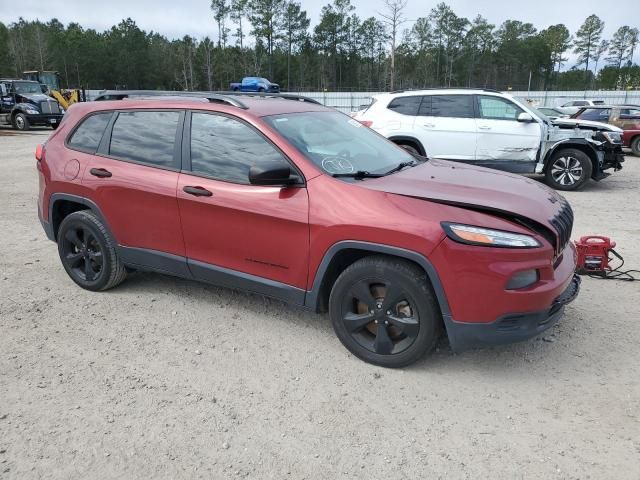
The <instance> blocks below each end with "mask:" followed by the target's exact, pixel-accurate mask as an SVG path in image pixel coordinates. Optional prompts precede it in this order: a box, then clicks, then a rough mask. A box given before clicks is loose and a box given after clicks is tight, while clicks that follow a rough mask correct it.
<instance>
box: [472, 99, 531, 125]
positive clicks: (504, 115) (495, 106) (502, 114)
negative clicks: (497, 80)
mask: <svg viewBox="0 0 640 480" xmlns="http://www.w3.org/2000/svg"><path fill="white" fill-rule="evenodd" d="M478 100H479V104H480V117H481V118H486V119H492V120H517V119H518V115H520V114H521V113H522V112H523V111H522V109H521V108H520V107H518V106H517V105H516V104H515V103H513V102H511V101H509V100H507V99H505V98H500V97H489V96H480V97H478Z"/></svg>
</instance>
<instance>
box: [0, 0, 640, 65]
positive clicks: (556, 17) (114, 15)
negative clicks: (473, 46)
mask: <svg viewBox="0 0 640 480" xmlns="http://www.w3.org/2000/svg"><path fill="white" fill-rule="evenodd" d="M299 1H300V3H301V4H302V7H303V8H304V9H305V10H307V12H308V14H309V17H310V18H311V22H312V26H313V25H315V24H316V23H317V21H318V18H319V17H320V10H321V9H322V6H323V5H325V4H327V3H329V0H299ZM62 3H63V5H64V7H63V8H60V6H61V3H60V2H52V1H42V0H18V1H16V0H0V21H1V22H3V23H5V24H8V23H11V22H14V21H16V20H17V19H18V18H19V17H23V18H25V19H27V20H35V19H40V20H42V21H48V20H50V19H51V18H54V17H55V18H57V19H58V20H60V21H61V22H63V23H65V24H67V23H69V22H78V23H80V24H81V25H82V26H83V27H86V28H94V29H97V30H100V31H102V30H106V29H108V28H110V27H111V26H112V25H114V24H116V23H118V22H119V21H120V20H122V19H123V18H126V17H131V18H132V19H134V20H135V21H136V23H137V24H138V25H139V26H140V27H141V28H143V29H144V30H147V31H149V30H153V31H155V32H158V33H161V34H163V35H165V36H167V37H169V38H181V37H183V36H184V35H191V36H193V37H196V38H202V37H204V36H207V35H208V36H210V37H211V38H217V30H216V27H215V23H214V21H213V17H212V15H211V11H210V9H209V5H210V1H209V0H102V1H95V0H64V2H62ZM351 3H352V5H354V6H355V7H356V10H355V12H356V13H357V14H358V16H360V17H361V18H366V17H370V16H375V15H376V13H377V12H381V11H384V3H383V0H351ZM436 3H438V1H436V0H433V1H424V0H408V4H407V7H406V10H405V16H406V18H407V19H408V20H409V21H407V23H406V24H405V25H404V27H411V24H412V20H413V21H414V20H415V19H416V18H418V17H423V16H427V15H428V14H429V11H430V10H431V8H433V7H434V6H435V5H436ZM446 3H447V4H448V5H449V6H450V7H451V8H453V10H454V11H455V12H456V14H457V15H459V16H463V17H467V18H469V19H470V20H471V19H473V17H475V16H476V15H477V14H481V15H483V16H484V17H486V18H487V19H488V20H489V21H490V22H491V23H494V24H496V25H499V24H500V23H502V22H503V21H505V20H507V19H512V20H521V21H523V22H530V23H533V24H534V26H535V27H536V28H538V29H539V30H542V29H544V28H546V27H548V26H549V25H554V24H557V23H564V24H565V25H566V26H567V28H569V30H570V31H571V33H572V34H573V33H575V32H576V30H577V29H578V28H579V27H580V25H581V24H582V22H583V21H584V19H585V18H586V17H587V16H589V15H591V14H592V13H595V14H596V15H598V16H599V17H600V18H601V19H602V20H604V22H605V30H604V33H603V38H610V37H611V36H612V35H613V33H614V32H615V30H616V29H617V28H618V27H619V26H621V25H625V24H626V25H629V26H631V27H637V28H640V15H638V13H640V5H639V3H638V0H616V1H615V2H613V1H612V0H535V1H532V0H526V1H524V0H446ZM638 50H639V51H638V52H637V54H636V56H635V61H636V62H640V49H638Z"/></svg>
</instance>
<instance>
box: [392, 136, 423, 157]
mask: <svg viewBox="0 0 640 480" xmlns="http://www.w3.org/2000/svg"><path fill="white" fill-rule="evenodd" d="M388 139H389V140H391V141H392V142H394V143H395V142H411V143H415V144H416V145H417V146H418V149H419V150H420V152H418V153H420V155H423V156H426V155H427V151H426V150H425V148H424V145H422V142H421V141H420V140H418V139H417V138H416V137H411V136H409V135H392V136H390V137H388Z"/></svg>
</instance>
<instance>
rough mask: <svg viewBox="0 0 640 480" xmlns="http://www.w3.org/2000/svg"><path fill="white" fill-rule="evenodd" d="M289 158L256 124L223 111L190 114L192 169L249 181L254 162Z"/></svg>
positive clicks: (278, 160) (227, 180) (197, 172)
mask: <svg viewBox="0 0 640 480" xmlns="http://www.w3.org/2000/svg"><path fill="white" fill-rule="evenodd" d="M268 162H283V163H284V164H287V165H288V162H287V160H286V159H285V158H284V157H283V156H282V154H281V153H280V152H279V151H278V150H276V149H275V147H274V146H273V145H271V144H270V143H269V142H267V140H265V139H264V137H262V135H260V134H259V133H258V132H256V131H255V130H254V129H253V128H251V127H249V126H248V125H246V124H244V123H243V122H241V121H239V120H235V119H233V118H229V117H226V116H223V115H215V114H208V113H193V114H192V115H191V171H192V172H193V173H195V174H200V175H206V176H207V177H212V178H215V179H217V180H223V181H225V182H233V183H244V184H248V183H249V169H250V168H251V166H252V165H260V164H261V163H268Z"/></svg>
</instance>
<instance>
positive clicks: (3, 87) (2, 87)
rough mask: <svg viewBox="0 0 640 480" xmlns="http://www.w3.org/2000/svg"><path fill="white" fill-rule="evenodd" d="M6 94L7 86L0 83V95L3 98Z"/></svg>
mask: <svg viewBox="0 0 640 480" xmlns="http://www.w3.org/2000/svg"><path fill="white" fill-rule="evenodd" d="M8 93H9V92H7V86H6V85H5V84H4V83H0V94H2V96H3V97H6V96H7V94H8Z"/></svg>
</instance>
